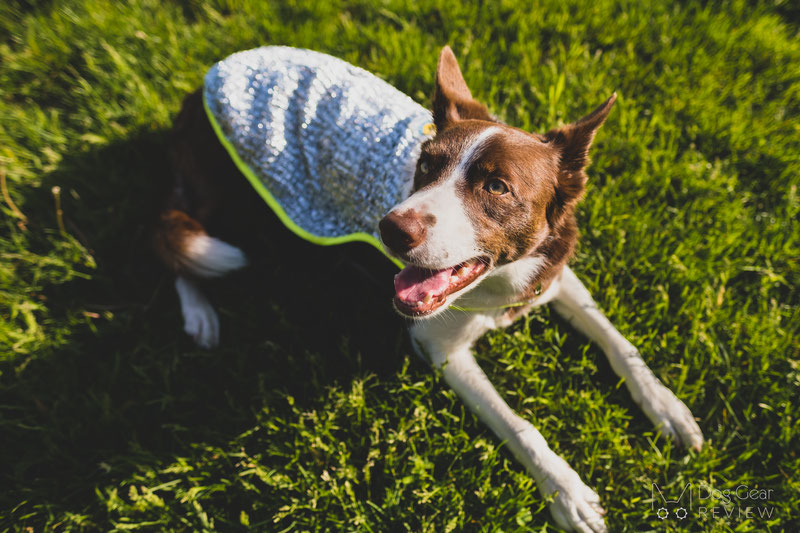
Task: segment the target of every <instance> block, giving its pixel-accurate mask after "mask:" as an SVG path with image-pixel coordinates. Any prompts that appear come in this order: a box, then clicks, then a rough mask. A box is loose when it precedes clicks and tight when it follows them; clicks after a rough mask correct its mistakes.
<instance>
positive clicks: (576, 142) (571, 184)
mask: <svg viewBox="0 0 800 533" xmlns="http://www.w3.org/2000/svg"><path fill="white" fill-rule="evenodd" d="M616 100H617V93H614V94H612V95H611V98H609V99H608V100H606V101H605V102H603V103H602V104H600V106H599V107H598V108H597V109H595V110H594V111H592V112H591V113H589V114H588V115H586V116H585V117H583V118H582V119H580V120H579V121H577V122H573V123H572V124H567V125H566V126H561V127H560V128H555V129H552V130H550V131H549V132H547V134H546V135H545V137H546V138H547V139H548V140H549V141H550V142H551V143H552V144H553V146H555V147H556V148H558V150H559V151H560V158H559V170H558V184H557V186H556V201H555V202H554V205H551V208H550V210H549V211H550V214H551V215H552V216H560V214H561V213H563V212H564V211H565V210H566V208H567V207H568V206H571V205H572V206H574V205H575V204H576V203H577V201H578V200H579V199H580V197H581V195H582V194H583V189H584V186H585V185H586V173H585V172H584V169H585V168H586V166H587V165H588V164H589V147H590V146H591V145H592V141H593V140H594V135H595V133H597V130H598V129H599V128H600V126H602V125H603V122H605V120H606V117H607V116H608V113H609V111H611V107H612V106H613V105H614V102H615V101H616Z"/></svg>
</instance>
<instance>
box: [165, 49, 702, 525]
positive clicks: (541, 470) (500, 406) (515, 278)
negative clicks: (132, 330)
mask: <svg viewBox="0 0 800 533" xmlns="http://www.w3.org/2000/svg"><path fill="white" fill-rule="evenodd" d="M200 98H201V97H200V94H199V92H198V93H195V94H193V95H191V96H189V97H188V98H187V100H186V101H185V103H184V108H183V110H182V111H181V114H180V115H179V116H178V118H177V120H176V123H175V128H174V140H173V144H172V147H171V156H172V162H173V169H174V171H175V177H176V181H175V184H174V187H173V189H172V191H171V194H170V195H169V198H168V200H167V208H166V209H165V210H164V211H163V212H162V214H161V217H160V223H159V226H158V228H157V230H156V233H155V245H156V250H157V251H158V253H159V255H160V256H161V258H162V259H163V260H164V262H165V263H166V265H167V266H169V267H170V268H172V269H173V270H174V271H175V272H176V274H177V280H176V288H177V291H178V295H179V297H180V301H181V307H182V311H183V316H184V322H185V330H186V332H187V333H189V334H190V335H191V336H192V337H193V338H194V339H195V341H196V342H197V343H198V344H199V345H201V346H204V347H211V346H214V345H216V344H217V342H218V338H219V322H218V319H217V315H216V313H215V312H214V310H213V308H212V307H211V305H210V304H209V302H208V300H207V299H206V298H205V296H204V295H203V293H202V292H201V291H200V289H199V288H198V286H197V285H196V283H195V279H196V278H198V277H200V278H202V277H214V276H219V275H222V274H224V273H226V272H229V271H232V270H235V269H238V268H240V267H242V266H244V265H245V263H246V260H245V257H244V254H243V253H242V252H241V251H240V250H239V249H238V248H236V247H234V246H232V245H230V244H227V243H225V242H224V241H222V240H220V239H218V238H215V237H212V236H209V235H208V234H207V233H206V230H205V229H204V227H203V225H204V223H205V222H206V221H207V220H208V219H210V218H212V217H220V216H224V213H226V212H236V211H237V210H238V209H240V208H241V205H242V204H243V202H248V201H252V199H255V198H256V195H255V193H254V191H253V190H252V188H251V187H250V186H249V184H247V183H246V182H245V180H244V179H243V178H242V179H241V180H240V181H241V184H240V185H237V186H234V187H231V186H230V184H227V185H226V186H224V187H219V186H217V185H216V184H215V180H219V179H222V177H221V176H229V175H230V168H231V165H230V161H226V159H227V158H226V156H225V154H224V153H223V152H222V149H221V148H220V147H219V145H218V142H217V140H216V137H215V136H214V134H213V133H212V132H211V128H210V127H209V125H208V119H207V117H206V116H205V113H204V110H203V107H202V103H201V102H200ZM615 99H616V95H612V96H611V98H609V99H608V100H606V102H604V103H603V104H602V105H600V106H599V107H598V108H597V109H595V110H594V111H593V112H592V113H590V114H589V115H587V116H586V117H584V118H582V119H581V120H579V121H577V122H575V123H573V124H569V125H566V126H563V127H560V128H556V129H553V130H551V131H549V132H547V133H546V134H543V135H540V134H536V133H528V132H525V131H522V130H519V129H517V128H513V127H510V126H507V125H505V124H503V123H501V122H499V121H498V120H497V119H495V118H494V117H493V116H492V115H490V114H489V112H488V111H487V109H486V107H485V106H484V105H482V104H480V103H478V102H476V101H475V100H474V99H473V98H472V95H471V93H470V90H469V89H468V88H467V85H466V83H465V81H464V78H463V76H462V75H461V71H460V69H459V67H458V63H457V61H456V58H455V56H454V55H453V53H452V51H451V50H450V48H449V47H445V48H444V49H443V50H442V52H441V56H440V58H439V65H438V69H437V72H436V88H435V94H434V98H433V117H434V122H435V125H436V130H437V134H436V136H435V137H434V138H433V139H430V140H428V141H426V142H425V143H424V144H423V145H422V147H421V155H420V157H419V160H418V163H417V166H416V169H415V175H414V187H413V192H412V194H411V195H410V196H409V197H408V198H407V199H406V200H405V201H403V202H401V203H400V204H399V205H397V206H395V207H394V208H393V209H392V210H391V211H390V212H389V213H388V214H387V215H386V216H385V217H384V218H383V220H381V222H380V233H381V236H382V239H383V242H384V244H385V246H386V248H387V250H388V251H389V252H390V253H391V254H392V255H394V256H395V257H397V258H399V259H400V260H402V261H403V262H404V263H406V265H408V266H406V268H404V269H403V270H402V271H401V272H400V273H399V274H398V275H397V276H396V277H395V280H394V284H395V297H394V305H395V308H396V309H397V311H398V312H399V313H400V314H401V315H403V316H404V317H407V318H409V319H412V321H411V323H410V334H411V338H412V341H413V344H414V347H415V349H416V350H417V351H418V353H419V354H420V355H421V356H423V357H424V358H425V359H426V360H427V361H429V362H430V364H431V365H433V366H434V367H436V368H439V369H441V372H442V374H443V376H444V378H445V380H446V381H447V383H448V384H449V385H450V386H451V387H452V388H453V389H454V390H455V391H456V392H457V393H458V395H459V396H460V397H461V398H462V399H463V400H464V401H465V402H466V403H467V404H468V405H469V407H470V408H472V409H473V410H474V411H475V412H476V413H477V414H478V416H479V417H480V418H481V419H482V420H483V421H484V422H485V423H486V424H487V425H488V426H489V427H490V428H491V429H492V430H493V431H494V432H495V433H496V434H497V435H498V436H499V437H500V439H501V440H503V441H505V442H506V443H507V445H508V447H509V448H510V449H511V451H512V452H513V453H514V455H515V456H516V457H517V458H518V459H519V461H520V462H521V463H522V464H523V465H524V466H525V467H526V468H527V469H528V471H529V472H530V474H531V475H532V476H533V477H534V478H535V480H536V483H537V485H538V487H539V489H540V490H541V492H542V494H544V495H554V499H553V501H552V503H551V505H550V509H551V511H552V514H553V517H554V518H555V520H556V522H557V523H558V524H559V525H560V526H561V527H563V528H565V529H571V530H577V531H605V530H606V526H605V523H604V520H603V514H604V511H603V509H602V507H601V506H600V500H599V498H598V496H597V494H596V493H595V492H594V491H593V490H592V489H591V488H589V487H588V486H586V485H585V484H584V483H583V482H582V481H581V479H580V477H579V476H578V474H577V473H576V472H575V471H574V470H573V469H572V468H571V467H570V466H569V465H568V464H567V463H566V462H565V461H564V460H563V459H562V458H561V457H559V456H558V455H556V454H555V453H554V452H553V451H552V450H551V449H550V448H549V447H548V445H547V443H546V442H545V440H544V438H543V437H542V435H541V434H540V433H539V432H538V431H537V430H536V428H535V427H534V426H533V425H531V423H530V422H528V421H527V420H523V419H522V418H520V417H519V416H517V415H516V414H515V413H514V412H513V411H512V410H511V408H510V407H509V406H508V405H507V404H506V403H505V402H504V401H503V399H502V397H501V396H500V395H499V394H498V392H497V391H496V390H495V389H494V387H493V386H492V384H491V383H490V382H489V380H488V379H487V377H486V375H485V374H484V373H483V371H482V370H481V369H480V367H479V366H478V364H477V363H476V361H475V359H474V357H473V355H472V353H471V347H472V345H473V343H474V342H475V341H476V340H477V339H478V338H479V337H481V336H482V335H483V334H484V333H485V332H486V331H488V330H490V329H492V328H497V327H505V326H508V325H509V324H511V323H512V322H513V321H514V320H515V319H516V318H518V317H519V316H521V315H522V314H524V313H526V312H527V311H529V310H530V309H531V308H532V307H534V306H539V305H542V304H545V303H551V304H552V305H553V307H554V309H555V310H556V311H557V312H558V313H559V314H561V315H562V316H563V317H565V318H566V319H567V320H569V321H570V322H571V323H572V324H573V325H574V326H575V327H576V328H577V329H579V330H581V331H582V332H584V333H585V334H586V335H587V336H588V337H589V338H591V339H592V340H594V341H595V342H596V343H598V344H599V346H600V347H601V348H602V350H603V351H604V352H605V354H606V355H607V357H608V359H609V361H610V363H611V367H612V368H613V369H614V371H615V372H616V373H617V374H618V375H619V376H620V377H622V378H624V379H625V384H626V385H627V387H628V389H629V391H630V393H631V396H632V397H633V399H634V401H635V402H636V403H638V404H639V405H640V406H641V407H642V409H643V410H644V412H645V413H646V414H647V416H648V417H649V418H650V419H651V420H652V421H653V423H654V424H655V425H656V426H658V427H659V428H660V429H661V431H662V432H664V433H665V434H668V435H670V436H672V437H673V438H674V439H676V440H677V441H679V442H680V443H682V444H684V445H687V446H691V447H693V448H695V449H699V448H700V447H701V446H702V444H703V435H702V433H701V431H700V428H699V427H698V425H697V423H696V422H695V419H694V417H693V416H692V414H691V412H690V411H689V409H688V408H687V407H686V406H685V405H684V404H683V402H681V401H680V400H679V399H678V398H677V397H676V396H675V395H674V394H673V393H672V392H671V391H670V390H669V389H667V388H666V387H665V386H664V385H663V384H662V383H661V382H660V381H659V380H658V378H656V377H655V375H654V374H653V372H652V371H651V370H650V369H649V368H648V367H647V365H646V364H645V362H644V360H643V359H642V357H641V356H640V355H639V352H638V351H637V350H636V348H635V347H634V346H633V345H631V343H630V342H628V341H627V340H626V339H625V338H624V337H623V336H622V335H621V334H620V333H619V332H618V331H617V330H616V329H615V328H614V327H613V326H612V325H611V323H610V322H609V321H608V319H607V318H606V317H605V316H604V315H603V314H602V313H601V312H600V310H599V309H598V308H597V305H596V304H595V302H594V300H592V297H591V296H590V295H589V292H588V291H587V290H586V288H585V287H584V286H583V284H582V283H581V282H580V280H579V279H578V277H577V276H576V275H575V274H574V273H573V272H572V270H571V269H570V268H569V267H568V266H567V261H568V260H569V258H570V256H571V255H572V253H573V250H574V248H575V244H576V240H577V238H578V233H577V227H576V220H575V206H576V204H577V202H578V201H579V200H580V198H581V196H582V194H583V192H584V186H585V183H586V174H585V172H584V170H585V168H586V166H587V165H588V163H589V157H588V150H589V147H590V145H591V143H592V140H593V138H594V135H595V133H596V131H597V129H598V128H599V127H600V126H601V125H602V124H603V121H604V120H605V119H606V117H607V115H608V113H609V111H610V110H611V107H612V105H613V104H614V101H615ZM247 197H249V198H250V199H246V198H247ZM255 201H256V202H261V200H260V199H255ZM520 302H524V305H517V306H514V305H515V304H519V303H520ZM455 303H457V305H458V306H460V307H462V308H466V309H468V311H465V312H457V313H451V314H448V316H447V320H441V319H438V320H437V319H436V318H435V317H436V316H437V315H439V314H440V313H442V312H444V311H445V310H446V309H447V308H448V307H450V306H451V305H453V304H455Z"/></svg>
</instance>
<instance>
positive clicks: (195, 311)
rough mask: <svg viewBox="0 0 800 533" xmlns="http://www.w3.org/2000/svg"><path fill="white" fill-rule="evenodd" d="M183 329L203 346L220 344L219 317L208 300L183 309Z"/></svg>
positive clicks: (207, 347) (212, 346)
mask: <svg viewBox="0 0 800 533" xmlns="http://www.w3.org/2000/svg"><path fill="white" fill-rule="evenodd" d="M183 330H184V331H185V332H186V333H187V334H188V335H189V336H190V337H191V338H192V339H194V342H195V343H196V344H197V345H198V346H199V347H201V348H206V349H209V348H214V347H216V346H218V345H219V317H217V312H216V311H214V308H213V307H211V304H209V303H208V302H203V303H201V304H200V305H193V306H187V307H185V308H184V309H183Z"/></svg>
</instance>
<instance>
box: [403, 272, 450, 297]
mask: <svg viewBox="0 0 800 533" xmlns="http://www.w3.org/2000/svg"><path fill="white" fill-rule="evenodd" d="M452 272H453V269H452V268H443V269H442V270H427V269H424V268H419V267H415V266H407V267H406V268H404V269H403V270H401V271H400V273H399V274H397V275H396V276H395V277H394V290H395V292H396V293H397V297H398V298H400V299H401V300H403V301H404V302H419V301H422V299H423V298H424V297H425V294H426V293H427V292H432V293H433V296H434V297H435V296H439V295H441V294H443V293H444V292H445V291H446V290H447V287H448V286H449V284H450V274H451V273H452Z"/></svg>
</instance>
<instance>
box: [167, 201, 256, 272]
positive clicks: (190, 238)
mask: <svg viewBox="0 0 800 533" xmlns="http://www.w3.org/2000/svg"><path fill="white" fill-rule="evenodd" d="M153 244H154V246H155V250H156V253H158V255H159V257H160V258H161V260H162V261H163V262H164V264H165V265H166V266H167V267H168V268H170V269H171V270H173V271H174V272H175V273H177V274H184V275H186V274H188V275H192V276H198V277H203V278H214V277H218V276H222V275H223V274H226V273H228V272H231V271H232V270H237V269H239V268H242V267H244V266H245V265H247V258H246V256H245V255H244V252H242V251H241V250H240V249H239V248H237V247H235V246H233V245H231V244H228V243H226V242H225V241H222V240H220V239H217V238H216V237H211V236H210V235H208V233H206V230H205V229H204V228H203V226H202V225H201V224H200V223H199V222H198V221H196V220H195V219H193V218H192V217H190V216H189V215H187V214H186V213H185V212H183V211H180V210H177V209H167V210H166V211H164V212H163V213H161V216H160V217H159V220H158V223H157V227H156V230H155V232H154V235H153Z"/></svg>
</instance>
